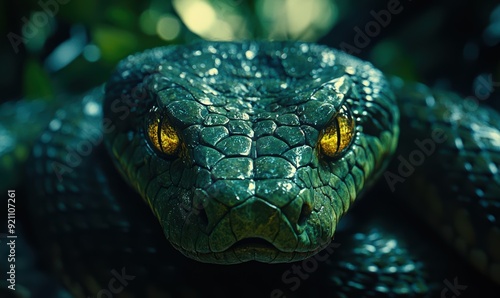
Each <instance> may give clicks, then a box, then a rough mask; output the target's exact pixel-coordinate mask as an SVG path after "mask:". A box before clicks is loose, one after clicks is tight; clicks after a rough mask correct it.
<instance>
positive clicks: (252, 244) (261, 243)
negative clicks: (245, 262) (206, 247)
mask: <svg viewBox="0 0 500 298" xmlns="http://www.w3.org/2000/svg"><path fill="white" fill-rule="evenodd" d="M229 249H234V250H238V249H259V250H274V251H280V250H279V249H278V248H276V246H274V245H273V244H271V243H270V242H269V241H267V240H265V239H262V238H257V237H251V238H245V239H241V240H239V241H237V242H236V243H234V244H233V245H232V246H231V247H230V248H229Z"/></svg>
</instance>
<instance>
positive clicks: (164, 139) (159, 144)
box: [147, 113, 181, 155]
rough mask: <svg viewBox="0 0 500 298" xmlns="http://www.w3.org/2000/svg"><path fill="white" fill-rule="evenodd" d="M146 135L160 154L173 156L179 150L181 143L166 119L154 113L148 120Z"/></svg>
mask: <svg viewBox="0 0 500 298" xmlns="http://www.w3.org/2000/svg"><path fill="white" fill-rule="evenodd" d="M147 133H148V137H149V140H150V141H151V144H153V146H154V147H155V148H156V150H158V151H159V152H161V153H164V154H167V155H174V154H176V153H177V151H178V150H179V147H180V144H181V141H180V139H179V136H178V135H177V132H176V131H175V129H174V128H173V127H172V125H171V124H170V123H169V122H168V120H167V118H166V117H161V115H160V114H159V113H155V114H154V116H153V117H151V120H149V123H148V127H147Z"/></svg>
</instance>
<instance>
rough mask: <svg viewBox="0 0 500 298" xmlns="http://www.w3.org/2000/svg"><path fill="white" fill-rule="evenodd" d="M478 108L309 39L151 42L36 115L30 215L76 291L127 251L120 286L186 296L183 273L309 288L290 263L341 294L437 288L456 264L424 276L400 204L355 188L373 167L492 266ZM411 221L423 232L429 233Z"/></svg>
mask: <svg viewBox="0 0 500 298" xmlns="http://www.w3.org/2000/svg"><path fill="white" fill-rule="evenodd" d="M473 108H474V110H471V106H470V105H466V104H464V100H463V99H462V98H460V97H459V96H457V95H455V94H453V93H447V92H441V91H435V90H431V89H429V88H428V87H426V86H424V85H420V84H406V83H403V82H402V81H400V80H399V79H397V78H392V79H387V78H386V77H385V76H384V75H383V74H382V73H381V72H380V71H379V70H377V69H376V68H374V67H373V66H372V65H371V64H370V63H368V62H364V61H361V60H359V59H357V58H354V57H352V56H350V55H348V54H345V53H343V52H340V51H337V50H334V49H330V48H328V47H325V46H321V45H316V44H310V43H298V42H241V43H237V42H234V43H225V42H197V43H193V44H190V45H183V46H168V47H162V48H156V49H151V50H148V51H145V52H144V53H139V54H135V55H131V56H129V57H128V58H126V59H124V60H123V61H122V62H120V64H119V65H118V66H117V68H116V70H115V71H114V73H113V75H112V76H111V77H110V79H109V81H108V82H107V83H106V84H105V85H103V86H101V87H98V88H96V89H94V90H92V91H90V92H88V93H87V94H85V95H84V96H82V97H79V98H78V99H75V100H68V101H67V103H66V104H65V106H64V107H62V108H60V109H59V110H57V111H56V112H55V113H54V115H55V116H54V117H53V118H51V119H50V120H47V121H46V122H47V126H46V129H44V130H43V132H42V133H41V134H40V136H39V138H38V140H37V141H36V143H35V144H34V146H33V148H32V153H31V157H30V159H29V161H28V165H29V166H28V167H27V169H28V170H27V175H28V181H29V185H31V186H30V191H31V195H29V197H28V198H27V205H26V206H27V207H26V209H27V211H28V214H29V221H30V222H31V223H34V224H30V225H29V226H30V228H31V229H32V230H33V231H34V234H37V235H38V236H41V237H36V238H37V239H38V241H35V242H36V243H37V245H38V247H40V251H41V252H43V253H44V254H45V256H47V263H48V264H50V265H51V267H52V269H53V270H54V271H55V272H56V273H57V274H58V275H59V276H60V278H61V279H62V281H63V283H64V284H65V285H66V286H67V287H68V288H69V289H70V290H71V292H72V293H73V294H74V295H75V296H76V297H87V296H90V295H93V296H95V295H97V293H98V292H99V291H100V290H102V289H107V288H108V286H107V282H108V281H109V280H110V278H111V277H112V275H111V274H110V270H112V269H113V270H117V271H120V269H121V268H123V267H124V268H126V272H127V273H130V274H133V275H134V279H130V280H129V281H128V282H127V285H126V286H125V290H124V291H123V292H120V295H124V296H123V297H131V296H125V294H126V295H137V297H163V295H165V293H167V292H169V291H173V292H174V293H175V294H174V296H185V297H190V294H185V292H182V291H181V294H179V292H176V291H179V290H178V287H176V285H177V286H178V285H184V283H186V279H188V281H187V284H188V286H187V288H189V287H190V286H189V284H190V283H194V284H197V283H201V284H203V285H205V286H206V284H207V283H203V281H200V278H198V279H196V280H197V281H196V282H195V281H194V280H193V279H192V278H190V277H189V276H192V275H193V274H194V275H195V276H198V277H199V276H203V278H206V279H209V280H213V278H211V277H210V275H211V274H214V275H218V276H222V277H221V278H222V279H223V280H222V281H219V282H220V283H221V284H222V283H223V284H227V281H228V280H231V276H232V275H240V274H243V273H242V272H243V271H247V270H248V272H258V273H257V274H258V275H260V274H262V275H263V277H261V279H262V280H264V281H266V280H272V278H271V277H270V276H278V280H279V279H280V278H281V280H282V281H283V283H281V284H280V283H279V282H278V286H279V287H281V289H284V291H281V290H280V289H278V290H277V291H274V292H271V297H281V296H279V294H280V293H285V294H286V295H287V296H286V297H295V295H305V294H302V293H301V292H300V291H297V290H298V289H299V288H300V287H299V286H300V285H301V282H302V283H306V280H308V279H309V275H310V274H308V275H307V278H306V277H304V276H301V275H300V274H299V272H295V271H290V270H288V269H287V268H290V264H287V263H290V262H296V263H294V264H301V266H302V267H303V268H306V269H307V268H311V266H312V267H314V270H311V272H309V271H307V270H306V271H307V272H309V273H311V275H312V274H313V271H314V272H315V273H314V277H315V278H318V279H321V278H322V277H321V278H320V277H319V276H321V275H325V276H328V278H327V280H326V281H325V282H323V281H320V282H317V283H321V285H322V287H323V288H322V289H321V291H327V290H328V291H331V293H332V295H338V296H339V297H345V296H350V295H363V296H377V295H379V294H391V295H393V296H405V295H409V296H421V295H425V294H427V295H434V294H435V293H442V288H443V287H444V286H443V284H442V280H443V279H445V278H449V279H450V280H453V278H454V277H455V276H453V275H439V276H438V277H437V279H436V280H437V283H438V284H437V286H436V284H435V282H436V280H432V279H431V278H430V277H429V276H428V275H429V272H431V273H432V270H431V269H429V268H431V267H432V266H431V265H432V263H433V261H428V262H424V261H422V262H421V261H420V260H419V256H420V255H419V253H418V249H416V248H415V247H416V246H415V247H414V246H413V245H414V244H412V242H411V241H412V240H411V239H412V236H411V233H405V232H403V233H401V232H396V230H397V229H394V227H395V226H397V225H401V226H402V227H403V226H405V223H404V218H399V217H398V216H401V215H398V214H394V213H399V212H400V211H398V209H394V208H395V207H394V206H393V205H394V204H397V203H396V202H394V201H391V200H390V199H387V198H385V197H384V196H385V194H381V195H377V194H378V193H379V191H380V187H379V188H377V191H374V192H368V190H369V189H370V188H372V186H374V185H375V183H376V182H377V181H385V182H386V183H387V184H388V185H389V188H390V189H391V190H393V191H396V193H398V194H399V195H400V198H402V200H401V201H403V202H404V204H402V205H406V206H411V207H410V208H411V209H413V210H414V211H416V212H415V213H416V214H417V216H419V218H420V219H422V220H423V221H426V222H427V224H428V226H430V227H431V229H429V231H430V230H434V231H437V234H438V235H441V236H442V238H444V239H445V242H447V243H448V244H449V245H450V247H454V248H455V249H456V251H458V254H459V255H460V256H461V257H462V258H463V259H464V260H465V262H466V263H469V264H471V265H472V266H474V267H475V268H476V269H477V272H479V273H477V274H478V276H484V277H485V278H483V279H489V280H491V281H492V283H500V255H499V251H500V229H499V224H498V220H499V219H500V212H499V210H500V209H499V207H500V201H499V198H500V173H499V168H498V167H499V165H500V116H499V114H498V113H497V112H495V111H493V110H491V109H488V108H484V107H478V106H475V107H473ZM393 157H394V158H393ZM391 160H392V161H393V165H392V166H391V167H390V168H389V170H388V168H387V167H388V165H389V163H390V162H391ZM364 193H368V194H369V195H368V196H371V197H373V198H370V197H369V198H366V199H364V201H366V204H365V209H364V210H361V211H352V212H351V211H350V208H351V206H352V205H353V204H354V203H357V202H356V201H357V200H359V199H358V198H359V197H361V196H362V195H363V194H364ZM364 201H362V202H360V208H358V209H362V206H363V204H364V203H365V202H364ZM398 202H399V200H398ZM355 209H356V208H354V210H355ZM356 212H358V213H356ZM351 213H352V214H354V215H352V217H349V216H350V214H351ZM356 214H357V215H356ZM344 217H345V219H344ZM372 217H373V218H375V219H373V220H372V219H368V218H372ZM377 217H380V218H382V219H381V222H379V221H378V219H377ZM387 217H389V218H390V217H394V218H399V219H393V220H392V222H391V220H390V219H388V220H387V222H389V224H387V223H384V221H385V220H386V219H384V218H387ZM341 219H342V220H341ZM418 222H419V224H418V225H422V224H421V223H420V222H421V221H418ZM343 226H344V227H343ZM422 229H424V230H423V231H420V232H415V234H418V233H421V234H419V235H421V236H419V237H420V238H418V239H420V240H418V241H420V243H419V245H420V247H422V246H423V247H424V248H425V247H426V246H427V245H429V246H430V245H432V244H428V243H431V242H433V241H434V242H438V243H440V242H439V241H441V240H438V239H437V238H436V239H434V238H432V237H434V236H430V235H429V234H428V233H430V232H429V231H427V230H425V228H422ZM337 230H339V231H338V232H337ZM343 230H344V232H342V231H343ZM345 231H349V232H345ZM387 231H388V232H387ZM342 233H344V234H347V235H348V236H343V237H344V238H342V236H340V238H338V237H337V235H342ZM398 233H399V234H398ZM405 234H406V235H405ZM408 234H410V235H408ZM422 235H423V236H422ZM398 237H400V239H399V238H398ZM415 237H416V238H417V236H415ZM334 238H335V240H334V241H333V242H332V239H334ZM165 239H166V240H165ZM337 239H340V240H337ZM395 239H396V240H395ZM398 239H399V240H398ZM408 239H410V240H408ZM167 240H168V241H167ZM422 242H423V243H422ZM332 243H333V244H336V245H335V246H332ZM438 246H439V245H438ZM443 246H444V244H443ZM172 248H174V249H172ZM325 248H326V249H325ZM441 249H443V250H444V251H447V250H450V248H449V247H448V246H446V247H445V248H442V247H441ZM178 252H180V253H182V255H184V256H185V257H187V258H185V257H184V256H182V255H181V254H179V253H178ZM425 254H427V257H428V259H429V260H431V259H432V256H429V254H428V253H425V252H424V253H423V255H425ZM445 254H446V253H445ZM436 255H437V258H440V257H439V253H438V252H436ZM311 257H312V258H311ZM308 260H314V261H308ZM249 261H257V263H255V262H250V263H248V264H240V263H246V262H249ZM307 262H309V263H307ZM204 263H210V264H220V265H229V264H231V266H220V265H209V264H204ZM268 263H272V264H268ZM274 263H279V264H276V265H275V264H274ZM186 264H188V265H186ZM280 264H281V265H280ZM311 264H312V265H311ZM314 264H316V266H313V265H314ZM428 264H430V265H429V266H428ZM247 266H248V267H247ZM252 266H257V267H256V268H258V269H257V270H256V271H252V270H254V269H253V268H254V267H252ZM304 266H305V267H304ZM307 266H308V267H307ZM426 266H427V267H426ZM316 267H318V268H319V269H316ZM182 268H184V269H182ZM185 268H195V269H193V271H189V270H188V269H185ZM207 268H208V269H207ZM276 268H279V269H276ZM292 268H294V267H292ZM124 270H125V269H124ZM186 270H187V271H189V272H188V273H185V271H186ZM318 270H319V271H320V272H317V273H316V271H318ZM275 271H277V272H278V273H276V272H275ZM193 272H195V273H193ZM200 272H203V273H200ZM325 272H326V273H325ZM282 273H283V274H282ZM189 274H191V275H189ZM196 274H198V275H196ZM444 274H448V273H444ZM452 274H454V273H452ZM186 275H187V276H188V277H185V276H186ZM431 275H432V274H431ZM240 277H241V276H240ZM203 278H202V279H203ZM233 278H234V277H233ZM246 278H248V277H246ZM252 278H256V277H255V276H253V277H252ZM216 279H217V278H216ZM262 280H261V282H262ZM312 280H313V278H311V281H310V282H311V283H314V281H312ZM321 280H322V279H321ZM205 286H201V287H202V288H203V289H202V290H200V291H201V293H204V291H205V290H206V291H208V290H207V288H206V287H205ZM275 286H276V284H273V285H272V286H270V289H274V287H275ZM192 287H193V288H195V289H197V286H196V285H193V286H192ZM228 287H230V286H228ZM301 287H302V288H307V289H308V291H309V290H311V289H314V288H315V287H316V285H315V286H310V287H307V286H301ZM181 288H182V287H181ZM173 289H177V290H173ZM312 291H313V292H314V291H315V290H312ZM318 291H319V290H318ZM321 291H320V292H321ZM432 291H435V292H432ZM113 293H114V292H113ZM145 293H147V294H145ZM212 293H213V292H212ZM298 293H300V294H298ZM318 293H319V292H318ZM321 293H322V292H321ZM335 293H336V294H335ZM353 293H354V294H353ZM355 293H361V294H355ZM429 293H431V294H429ZM432 293H434V294H432ZM275 294H276V296H273V295H275ZM307 295H309V294H307ZM195 296H196V295H195ZM266 296H269V294H266ZM102 297H104V296H102ZM117 297H121V296H117ZM283 297H284V296H283Z"/></svg>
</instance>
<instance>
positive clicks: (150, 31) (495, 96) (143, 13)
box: [0, 0, 500, 294]
mask: <svg viewBox="0 0 500 298" xmlns="http://www.w3.org/2000/svg"><path fill="white" fill-rule="evenodd" d="M172 2H173V3H171V1H158V0H151V1H131V0H125V1H106V2H104V1H97V0H88V1H79V0H60V1H59V2H58V1H57V0H53V1H45V2H44V1H40V2H39V1H38V0H27V1H2V2H1V3H0V16H1V17H0V32H1V35H2V42H1V43H0V65H1V68H2V71H1V72H0V88H1V91H2V92H1V96H0V101H2V102H3V101H8V100H17V99H20V98H28V99H33V98H46V99H47V100H50V99H51V98H54V97H55V96H56V95H60V94H77V93H81V92H84V91H85V90H87V89H89V88H91V87H93V86H96V85H98V84H101V83H103V82H105V81H106V79H107V78H108V76H109V74H110V73H111V72H112V70H113V68H114V66H115V65H116V63H117V62H118V61H120V60H121V59H123V58H124V57H126V56H127V55H129V54H132V53H135V52H137V51H142V50H144V49H147V48H151V47H156V46H162V45H168V44H182V43H187V42H190V41H192V40H196V39H199V38H205V39H216V40H217V39H223V40H230V39H235V40H241V39H278V40H283V39H292V40H297V39H298V40H306V41H312V42H319V43H321V44H325V45H328V46H331V47H335V48H342V49H344V50H346V51H348V52H352V54H354V55H355V56H358V57H360V58H362V59H366V60H369V61H371V62H373V63H374V64H375V65H376V66H377V67H379V68H380V69H382V70H383V71H384V72H385V73H387V74H391V75H398V76H401V77H403V78H404V79H406V80H415V81H420V82H423V83H425V84H428V85H430V86H434V87H438V88H444V89H449V90H454V91H456V92H458V93H460V94H461V95H463V96H464V97H467V96H471V97H473V98H477V99H478V100H479V101H482V102H484V103H486V104H489V105H492V106H495V107H496V108H497V109H498V108H500V104H499V101H500V100H499V98H500V91H499V90H500V4H499V2H498V1H493V0H489V1H452V0H441V1H427V0H426V1H418V0H401V1H394V0H392V1H391V0H361V1H348V0H337V1H329V0H315V1H312V0H308V1H300V0H295V1H290V0H288V1H285V0H260V1H252V0H226V1H209V0H207V1H204V0H198V1H194V0H193V1H187V0H182V3H204V4H203V5H204V6H199V7H198V12H196V11H195V12H193V9H192V7H191V8H190V7H189V5H187V4H184V6H183V5H179V4H178V3H181V1H172ZM40 3H45V4H43V5H41V4H40ZM48 3H50V5H49V4H48ZM176 3H177V4H176ZM305 3H309V4H308V5H318V7H320V8H317V7H316V8H315V9H313V8H311V7H309V8H307V9H306V8H305V7H302V6H303V5H306V4H305ZM311 3H312V4H311ZM207 5H208V6H209V7H210V8H211V10H210V9H209V11H210V12H211V13H212V18H213V19H215V20H217V21H218V22H219V23H217V24H215V25H214V23H213V22H212V27H210V28H202V27H200V23H199V22H198V23H196V22H194V23H193V20H197V19H200V20H201V21H203V20H204V19H203V18H206V17H207V15H209V14H207ZM43 6H45V7H48V9H49V10H48V11H47V10H44V7H43ZM200 7H201V8H204V9H205V10H203V9H201V8H200ZM389 7H392V8H393V9H392V11H395V10H396V11H397V13H391V12H388V14H387V13H385V11H389V10H390V9H388V8H389ZM200 9H201V14H200ZM308 11H315V15H314V14H312V15H311V14H309V15H308V14H307V12H308ZM325 11H326V12H325ZM52 12H54V13H53V16H52V15H51V14H52ZM374 15H378V16H382V15H383V16H387V15H389V16H390V20H389V19H385V20H387V21H386V22H387V24H385V26H384V24H380V21H377V20H376V18H375V17H374ZM43 16H45V18H46V23H45V24H42V23H43V22H41V21H43V20H44V19H43ZM37 17H38V18H39V19H38V24H39V25H36V24H35V23H36V22H37ZM306 18H308V21H307V22H305V21H303V20H304V19H306ZM162 22H163V23H162ZM202 23H203V22H202ZM207 23H208V22H207ZM295 23H301V24H302V26H293V25H291V24H295ZM40 24H42V25H40ZM196 24H197V26H196ZM369 24H371V25H369ZM377 24H378V25H377ZM193 26H194V27H193ZM367 26H368V27H367ZM370 26H371V27H370ZM377 26H378V27H377ZM228 27H229V28H230V29H231V30H232V31H231V34H225V33H224V31H223V30H226V31H227V30H229V29H228ZM377 28H379V29H377ZM30 29H31V30H32V31H29V30H30ZM292 29H293V30H292ZM218 30H222V31H218ZM370 30H374V31H370ZM33 32H35V33H33ZM359 32H362V33H361V34H360V33H359ZM369 32H371V33H369ZM160 33H161V34H160ZM226 33H227V32H226ZM361 35H364V36H361ZM20 39H24V40H25V42H21V43H17V42H18V41H19V40H20ZM0 121H3V119H0ZM2 208H3V207H2ZM3 214H6V213H4V212H2V216H3ZM2 218H3V217H2ZM2 222H5V221H3V220H2ZM26 246H27V245H25V244H24V243H22V244H21V245H20V246H18V247H19V248H18V249H21V248H23V247H26ZM23 249H24V248H23ZM32 259H33V256H32V255H28V254H26V260H27V263H29V262H30V260H32ZM36 278H39V277H36ZM49 287H50V286H49ZM0 294H1V293H0Z"/></svg>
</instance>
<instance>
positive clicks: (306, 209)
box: [297, 202, 312, 226]
mask: <svg viewBox="0 0 500 298" xmlns="http://www.w3.org/2000/svg"><path fill="white" fill-rule="evenodd" d="M311 212H312V207H311V204H309V203H307V202H306V203H304V204H303V205H302V209H300V215H299V220H298V222H297V223H298V225H299V226H304V225H305V224H306V222H307V219H308V218H309V215H311Z"/></svg>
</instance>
